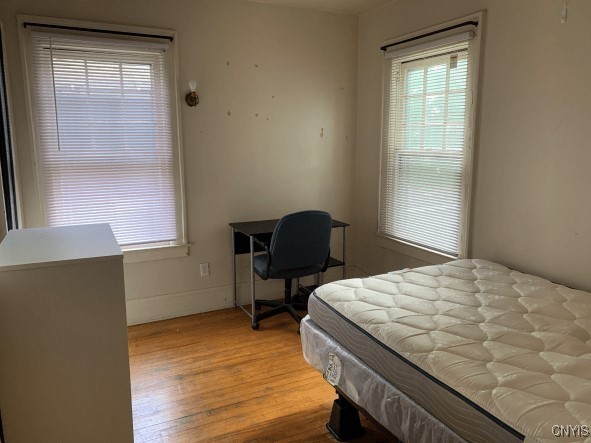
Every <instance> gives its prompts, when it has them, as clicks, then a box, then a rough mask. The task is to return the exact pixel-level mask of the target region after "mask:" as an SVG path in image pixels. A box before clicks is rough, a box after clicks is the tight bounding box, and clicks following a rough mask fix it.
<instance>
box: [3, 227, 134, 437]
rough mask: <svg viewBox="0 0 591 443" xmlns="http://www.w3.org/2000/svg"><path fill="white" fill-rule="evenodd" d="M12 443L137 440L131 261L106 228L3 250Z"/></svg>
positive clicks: (47, 232) (13, 241) (35, 236)
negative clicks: (130, 342)
mask: <svg viewBox="0 0 591 443" xmlns="http://www.w3.org/2000/svg"><path fill="white" fill-rule="evenodd" d="M0 411H1V414H2V425H3V430H4V437H5V443H20V442H22V443H29V442H44V443H50V442H60V443H62V442H63V443H69V442H72V443H74V442H75V443H79V442H88V443H90V442H101V443H104V442H121V443H125V442H132V441H133V429H132V414H131V389H130V381H129V356H128V351H127V326H126V316H125V290H124V283H123V254H122V253H121V249H120V248H119V245H118V244H117V241H116V240H115V237H114V236H113V232H112V231H111V228H110V227H109V225H107V224H100V225H98V224H97V225H86V226H68V227H62V228H39V229H23V230H16V231H11V232H9V233H8V235H7V236H6V237H5V239H4V241H3V242H2V243H1V244H0Z"/></svg>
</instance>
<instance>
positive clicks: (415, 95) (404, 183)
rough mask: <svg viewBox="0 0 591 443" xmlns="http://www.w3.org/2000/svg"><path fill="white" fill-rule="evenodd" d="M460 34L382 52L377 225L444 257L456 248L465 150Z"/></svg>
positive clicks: (464, 64) (465, 69)
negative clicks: (383, 76)
mask: <svg viewBox="0 0 591 443" xmlns="http://www.w3.org/2000/svg"><path fill="white" fill-rule="evenodd" d="M463 35H464V38H454V39H449V38H446V44H443V45H438V44H437V42H431V43H430V44H429V45H427V46H428V47H427V48H426V49H425V48H424V47H423V48H419V50H415V51H412V50H409V49H408V48H406V49H405V50H404V51H398V52H399V53H400V54H401V55H398V56H397V55H395V54H394V55H390V57H391V58H390V57H388V54H387V55H386V57H387V59H386V82H385V102H384V103H385V112H384V134H383V148H382V152H383V158H382V183H381V193H380V213H379V225H378V231H379V234H381V235H383V236H387V237H391V238H394V239H398V240H402V241H404V242H407V243H411V244H414V245H417V246H420V247H425V248H428V249H430V250H434V251H437V252H442V253H444V254H447V255H451V256H458V254H459V251H460V249H461V247H460V238H461V229H462V211H463V210H464V208H465V199H466V195H465V187H466V186H467V185H468V184H467V182H466V177H467V176H466V158H467V154H468V150H470V149H471V142H470V140H471V127H470V122H471V112H472V111H471V107H472V106H471V105H472V94H471V81H470V78H471V75H470V72H471V54H470V52H471V50H470V41H469V38H470V37H471V36H472V34H471V33H464V34H463ZM450 40H451V43H449V42H450ZM458 40H460V41H458Z"/></svg>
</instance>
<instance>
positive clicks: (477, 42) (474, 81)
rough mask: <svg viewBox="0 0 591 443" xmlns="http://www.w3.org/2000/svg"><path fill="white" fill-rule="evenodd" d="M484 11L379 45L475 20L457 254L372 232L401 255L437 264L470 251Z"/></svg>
mask: <svg viewBox="0 0 591 443" xmlns="http://www.w3.org/2000/svg"><path fill="white" fill-rule="evenodd" d="M484 20H485V12H483V11H481V12H477V13H474V14H471V15H468V16H465V17H460V18H457V19H455V20H452V21H449V22H445V23H441V24H439V25H436V26H432V27H430V28H426V29H422V30H420V31H417V32H413V33H410V34H405V35H401V36H399V37H396V38H393V39H390V40H388V41H385V42H383V43H382V46H386V45H389V44H392V43H396V42H401V41H404V40H409V39H413V38H415V37H419V36H423V35H425V34H429V33H432V32H436V31H440V30H442V29H445V28H448V27H452V26H455V25H459V24H461V23H465V22H470V21H475V22H478V26H477V31H476V32H475V35H474V37H473V38H472V41H471V56H472V63H471V64H472V69H471V71H470V76H471V77H470V82H471V85H472V87H471V96H472V112H471V115H470V116H469V120H470V125H471V128H472V130H471V132H470V138H469V140H468V141H467V143H466V147H467V148H466V150H465V151H464V181H463V189H462V208H461V213H460V230H459V238H458V255H457V257H456V256H455V255H448V254H446V253H443V252H441V251H438V250H434V249H430V248H428V247H423V246H419V245H416V244H414V243H410V242H406V241H404V240H401V239H398V238H393V237H390V236H387V235H384V234H382V233H381V232H380V231H379V228H378V229H377V231H376V237H377V244H378V245H379V246H382V247H384V248H387V249H391V250H393V251H396V252H399V253H401V254H404V255H407V256H410V257H413V258H416V259H419V260H422V261H425V262H428V263H438V262H441V261H442V259H448V258H466V257H468V256H469V250H470V217H471V206H472V192H473V175H474V174H473V168H474V164H473V163H474V161H473V159H474V151H475V149H476V147H477V146H476V145H477V139H478V114H479V112H478V111H479V108H478V96H479V91H480V89H479V82H478V80H479V72H480V53H481V45H482V33H483V29H484ZM388 66H389V60H387V59H385V58H384V62H383V69H382V73H383V77H382V90H381V91H382V114H381V126H380V127H381V138H380V174H379V183H378V213H377V221H378V226H379V220H380V213H381V206H382V193H383V189H382V188H383V182H384V175H385V174H386V168H387V167H388V166H389V165H387V164H385V163H386V162H385V161H384V141H385V133H384V118H385V112H386V110H387V108H388V105H389V104H388V103H386V94H385V88H386V87H387V85H386V82H387V75H386V69H387V67H388Z"/></svg>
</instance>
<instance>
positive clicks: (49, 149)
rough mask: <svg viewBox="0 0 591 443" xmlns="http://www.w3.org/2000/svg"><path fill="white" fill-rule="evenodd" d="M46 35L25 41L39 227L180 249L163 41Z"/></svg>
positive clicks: (167, 51) (167, 52)
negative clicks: (98, 230) (94, 226)
mask: <svg viewBox="0 0 591 443" xmlns="http://www.w3.org/2000/svg"><path fill="white" fill-rule="evenodd" d="M29 25H30V24H29ZM54 31H57V30H49V31H48V30H47V29H45V28H43V26H42V25H40V26H39V27H37V26H36V25H33V26H29V27H28V28H27V33H26V35H27V40H28V41H27V44H28V46H27V52H28V54H27V55H28V62H29V64H30V73H29V88H30V94H31V106H32V113H33V118H34V135H35V141H36V149H37V159H38V163H39V170H38V176H39V184H40V194H41V196H42V204H43V206H44V216H45V221H46V224H47V225H48V226H63V225H74V224H87V223H109V224H110V225H111V228H112V229H113V232H114V234H115V237H116V238H117V240H118V242H119V244H120V245H121V246H124V247H127V248H137V247H148V246H162V245H177V244H182V243H184V233H183V223H182V220H181V217H182V213H183V211H182V198H181V183H180V155H179V149H178V141H177V140H178V137H177V129H176V128H177V126H176V125H177V123H176V101H175V99H174V97H175V94H174V81H173V78H174V77H173V74H172V68H171V67H172V66H174V64H173V63H172V60H171V57H172V51H171V46H170V42H169V40H166V39H162V38H144V37H142V38H139V37H136V38H134V39H130V38H129V37H128V36H121V35H113V34H108V33H107V34H105V33H104V32H102V33H100V34H99V33H95V34H93V35H87V34H90V33H81V34H80V35H75V34H69V33H62V34H60V33H57V32H54ZM61 32H64V31H61ZM70 32H71V31H70Z"/></svg>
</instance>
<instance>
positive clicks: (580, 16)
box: [354, 0, 591, 290]
mask: <svg viewBox="0 0 591 443" xmlns="http://www.w3.org/2000/svg"><path fill="white" fill-rule="evenodd" d="M562 3H563V2H557V1H555V0H519V1H515V0H489V1H486V0H446V1H444V2H442V1H439V0H399V1H397V2H392V3H390V4H388V5H386V6H384V7H381V8H378V9H375V10H373V11H370V12H368V13H366V14H364V15H362V16H361V17H360V22H359V74H358V78H359V85H358V111H357V115H358V125H357V150H356V164H355V165H356V166H355V168H356V169H355V180H356V189H355V219H354V224H355V226H356V233H357V235H356V241H355V251H356V254H355V262H356V264H357V265H358V266H359V267H361V268H362V269H364V270H365V271H368V272H370V273H378V272H384V271H388V270H391V269H396V268H401V267H405V266H415V265H420V264H422V263H427V262H435V261H441V260H442V259H440V258H437V257H433V256H426V255H424V254H423V255H420V256H418V257H419V258H420V260H418V259H417V258H414V257H410V256H409V255H414V253H413V252H412V251H411V250H409V249H408V248H407V249H402V248H400V247H398V246H397V245H395V244H394V242H391V241H388V240H386V241H380V240H378V239H377V238H376V236H375V231H376V223H377V208H378V192H377V190H378V171H379V152H380V125H381V117H380V114H381V103H382V58H383V57H382V55H381V52H380V51H379V49H378V48H379V46H380V43H382V42H383V41H384V40H387V39H390V38H393V37H396V36H399V35H403V34H406V33H409V32H414V31H419V30H421V29H423V28H427V27H430V26H433V25H436V24H439V23H442V22H445V21H448V20H452V19H455V18H458V17H462V16H465V15H467V14H470V13H473V12H476V11H479V10H487V11H488V12H487V25H486V30H485V36H484V39H485V42H484V48H483V49H484V51H483V63H482V65H481V91H480V132H479V137H478V138H477V146H476V152H477V157H476V163H475V172H476V183H475V192H474V194H473V196H474V200H473V202H474V203H473V213H472V235H471V239H472V241H471V256H472V257H479V258H484V259H490V260H495V261H498V262H500V263H504V264H506V265H508V266H510V267H514V268H516V269H520V270H524V271H527V272H532V273H536V274H539V275H542V276H545V277H547V278H550V279H552V280H555V281H557V282H561V283H565V284H569V285H572V286H575V287H579V288H582V289H587V290H591V278H590V275H591V274H590V264H591V222H590V220H591V173H590V172H591V142H590V140H591V124H590V122H591V107H590V106H589V103H590V101H591V88H590V87H589V79H590V78H591V52H590V49H589V48H591V2H588V1H584V0H572V1H570V2H569V18H568V22H567V23H566V24H564V25H562V24H561V23H560V11H561V9H562Z"/></svg>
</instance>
